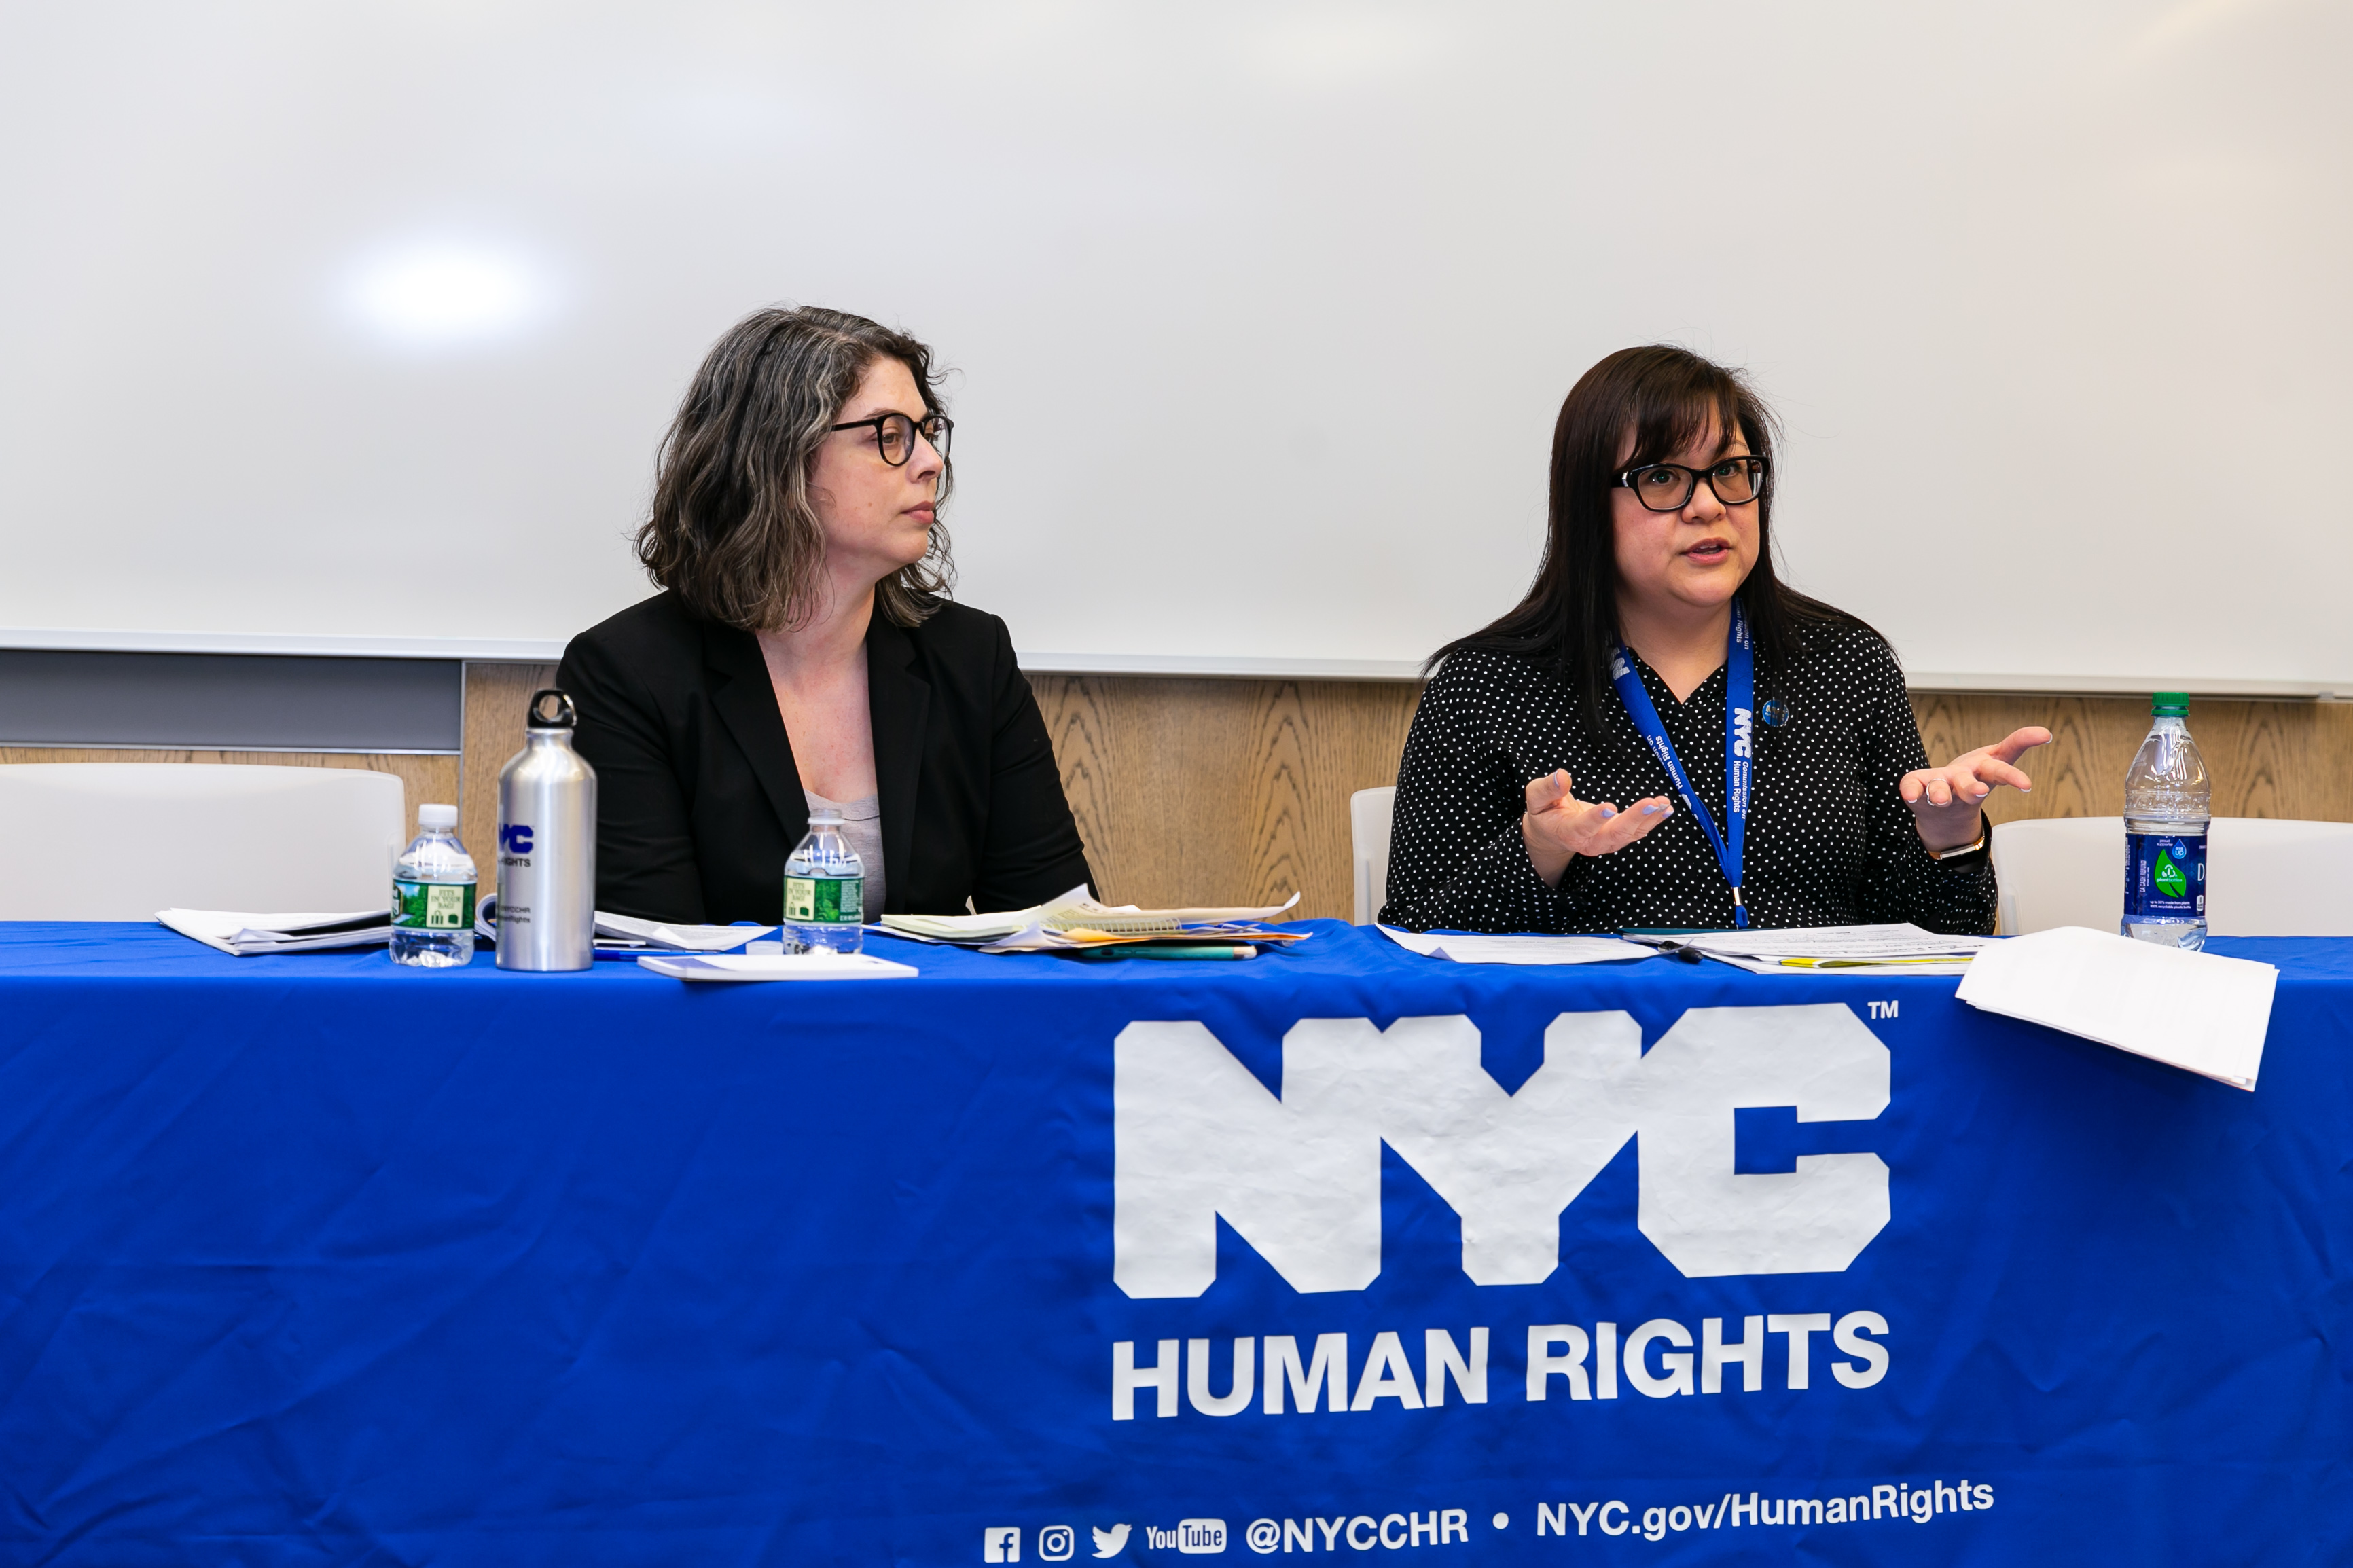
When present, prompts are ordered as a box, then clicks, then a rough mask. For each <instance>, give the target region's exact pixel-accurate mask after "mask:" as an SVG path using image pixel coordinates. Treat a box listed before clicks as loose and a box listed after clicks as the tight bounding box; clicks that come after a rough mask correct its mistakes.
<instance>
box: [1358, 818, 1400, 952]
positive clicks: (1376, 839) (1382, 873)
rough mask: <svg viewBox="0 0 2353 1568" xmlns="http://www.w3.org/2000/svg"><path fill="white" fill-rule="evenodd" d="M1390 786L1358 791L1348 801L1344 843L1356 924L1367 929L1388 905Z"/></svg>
mask: <svg viewBox="0 0 2353 1568" xmlns="http://www.w3.org/2000/svg"><path fill="white" fill-rule="evenodd" d="M1396 811H1397V790H1396V788H1395V787H1394V786H1384V787H1382V788H1380V789H1360V790H1358V791H1357V792H1356V794H1354V795H1350V796H1349V797H1348V841H1349V844H1350V846H1351V847H1352V849H1353V851H1354V855H1355V858H1356V923H1357V924H1358V925H1360V926H1365V925H1370V924H1372V923H1373V921H1374V919H1375V918H1376V917H1377V916H1378V915H1379V914H1380V912H1381V906H1382V905H1383V904H1386V903H1388V901H1389V818H1390V817H1391V816H1393V815H1394V814H1395V813H1396Z"/></svg>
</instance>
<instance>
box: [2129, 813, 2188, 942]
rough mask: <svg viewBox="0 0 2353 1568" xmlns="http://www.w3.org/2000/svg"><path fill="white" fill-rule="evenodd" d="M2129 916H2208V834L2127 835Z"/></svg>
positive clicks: (2150, 918)
mask: <svg viewBox="0 0 2353 1568" xmlns="http://www.w3.org/2000/svg"><path fill="white" fill-rule="evenodd" d="M2125 845H2126V848H2125V918H2126V920H2159V921H2163V920H2177V921H2202V920H2204V919H2205V918H2206V836H2205V835H2204V834H2202V833H2127V834H2126V835H2125Z"/></svg>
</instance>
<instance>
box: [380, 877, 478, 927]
mask: <svg viewBox="0 0 2353 1568" xmlns="http://www.w3.org/2000/svg"><path fill="white" fill-rule="evenodd" d="M392 923H393V926H394V928H395V929H396V930H399V931H471V930H473V929H474V884H473V883H471V882H395V883H394V884H393V885H392Z"/></svg>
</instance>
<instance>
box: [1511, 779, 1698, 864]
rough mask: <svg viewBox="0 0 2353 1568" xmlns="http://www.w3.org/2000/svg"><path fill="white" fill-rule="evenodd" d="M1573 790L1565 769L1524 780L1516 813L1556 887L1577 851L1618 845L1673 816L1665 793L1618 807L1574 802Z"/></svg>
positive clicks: (1533, 854)
mask: <svg viewBox="0 0 2353 1568" xmlns="http://www.w3.org/2000/svg"><path fill="white" fill-rule="evenodd" d="M1574 790H1575V781H1574V780H1572V779H1571V778H1570V777H1569V776H1568V770H1567V768H1561V769H1558V770H1556V771H1555V772H1553V773H1546V775H1545V776H1544V777H1542V778H1537V779H1530V780H1529V781H1528V809H1527V811H1526V812H1525V814H1524V815H1523V816H1521V817H1520V837H1522V838H1523V839H1525V841H1526V842H1527V847H1528V859H1529V861H1530V862H1531V863H1532V864H1534V865H1535V868H1536V875H1537V876H1539V877H1542V878H1543V879H1544V882H1545V886H1546V887H1547V888H1556V887H1558V886H1559V885H1560V874H1561V873H1562V872H1563V871H1566V870H1567V869H1568V863H1569V862H1570V861H1571V860H1574V859H1575V858H1577V857H1578V856H1579V855H1608V854H1609V853H1611V852H1612V851H1614V850H1619V849H1623V848H1625V847H1626V846H1628V845H1629V844H1631V843H1633V842H1634V840H1636V839H1637V838H1640V837H1642V835H1644V834H1645V833H1648V832H1650V831H1651V829H1652V828H1653V827H1656V826H1658V825H1659V824H1661V823H1662V822H1664V821H1665V820H1666V819H1667V818H1668V817H1670V816H1673V815H1674V809H1675V808H1674V807H1673V806H1672V805H1670V804H1668V801H1667V797H1666V796H1664V795H1652V796H1651V798H1650V799H1648V800H1638V801H1636V802H1635V803H1634V804H1633V805H1632V806H1630V808H1628V809H1627V810H1625V811H1620V810H1619V809H1618V808H1617V807H1616V806H1614V805H1610V804H1609V802H1607V801H1602V802H1600V803H1599V804H1595V803H1592V802H1588V801H1582V800H1579V799H1577V795H1576V794H1575V793H1574Z"/></svg>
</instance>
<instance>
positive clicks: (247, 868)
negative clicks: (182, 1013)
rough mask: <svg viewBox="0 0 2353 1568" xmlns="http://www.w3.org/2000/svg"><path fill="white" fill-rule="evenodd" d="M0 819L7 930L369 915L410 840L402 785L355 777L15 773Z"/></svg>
mask: <svg viewBox="0 0 2353 1568" xmlns="http://www.w3.org/2000/svg"><path fill="white" fill-rule="evenodd" d="M0 821H5V823H6V824H7V827H6V830H5V832H0V920H11V921H149V920H153V919H154V918H155V911H156V910H166V909H174V908H178V909H195V910H247V911H249V912H253V913H268V914H295V913H308V912H315V913H321V914H340V913H343V912H345V911H347V910H348V911H357V910H380V909H383V908H384V907H385V903H386V901H387V900H389V899H390V897H391V881H392V862H393V860H394V859H395V858H396V857H397V856H398V855H399V853H400V848H401V847H402V846H403V845H405V844H406V842H407V841H408V837H409V835H408V833H407V832H406V828H407V826H408V813H407V809H406V802H405V800H404V797H403V792H402V789H401V783H400V780H398V779H397V778H396V777H394V776H393V775H392V774H390V773H364V772H362V771H360V770H358V769H356V768H280V767H246V766H241V765H237V764H232V763H220V764H215V763H13V764H6V765H0Z"/></svg>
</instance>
